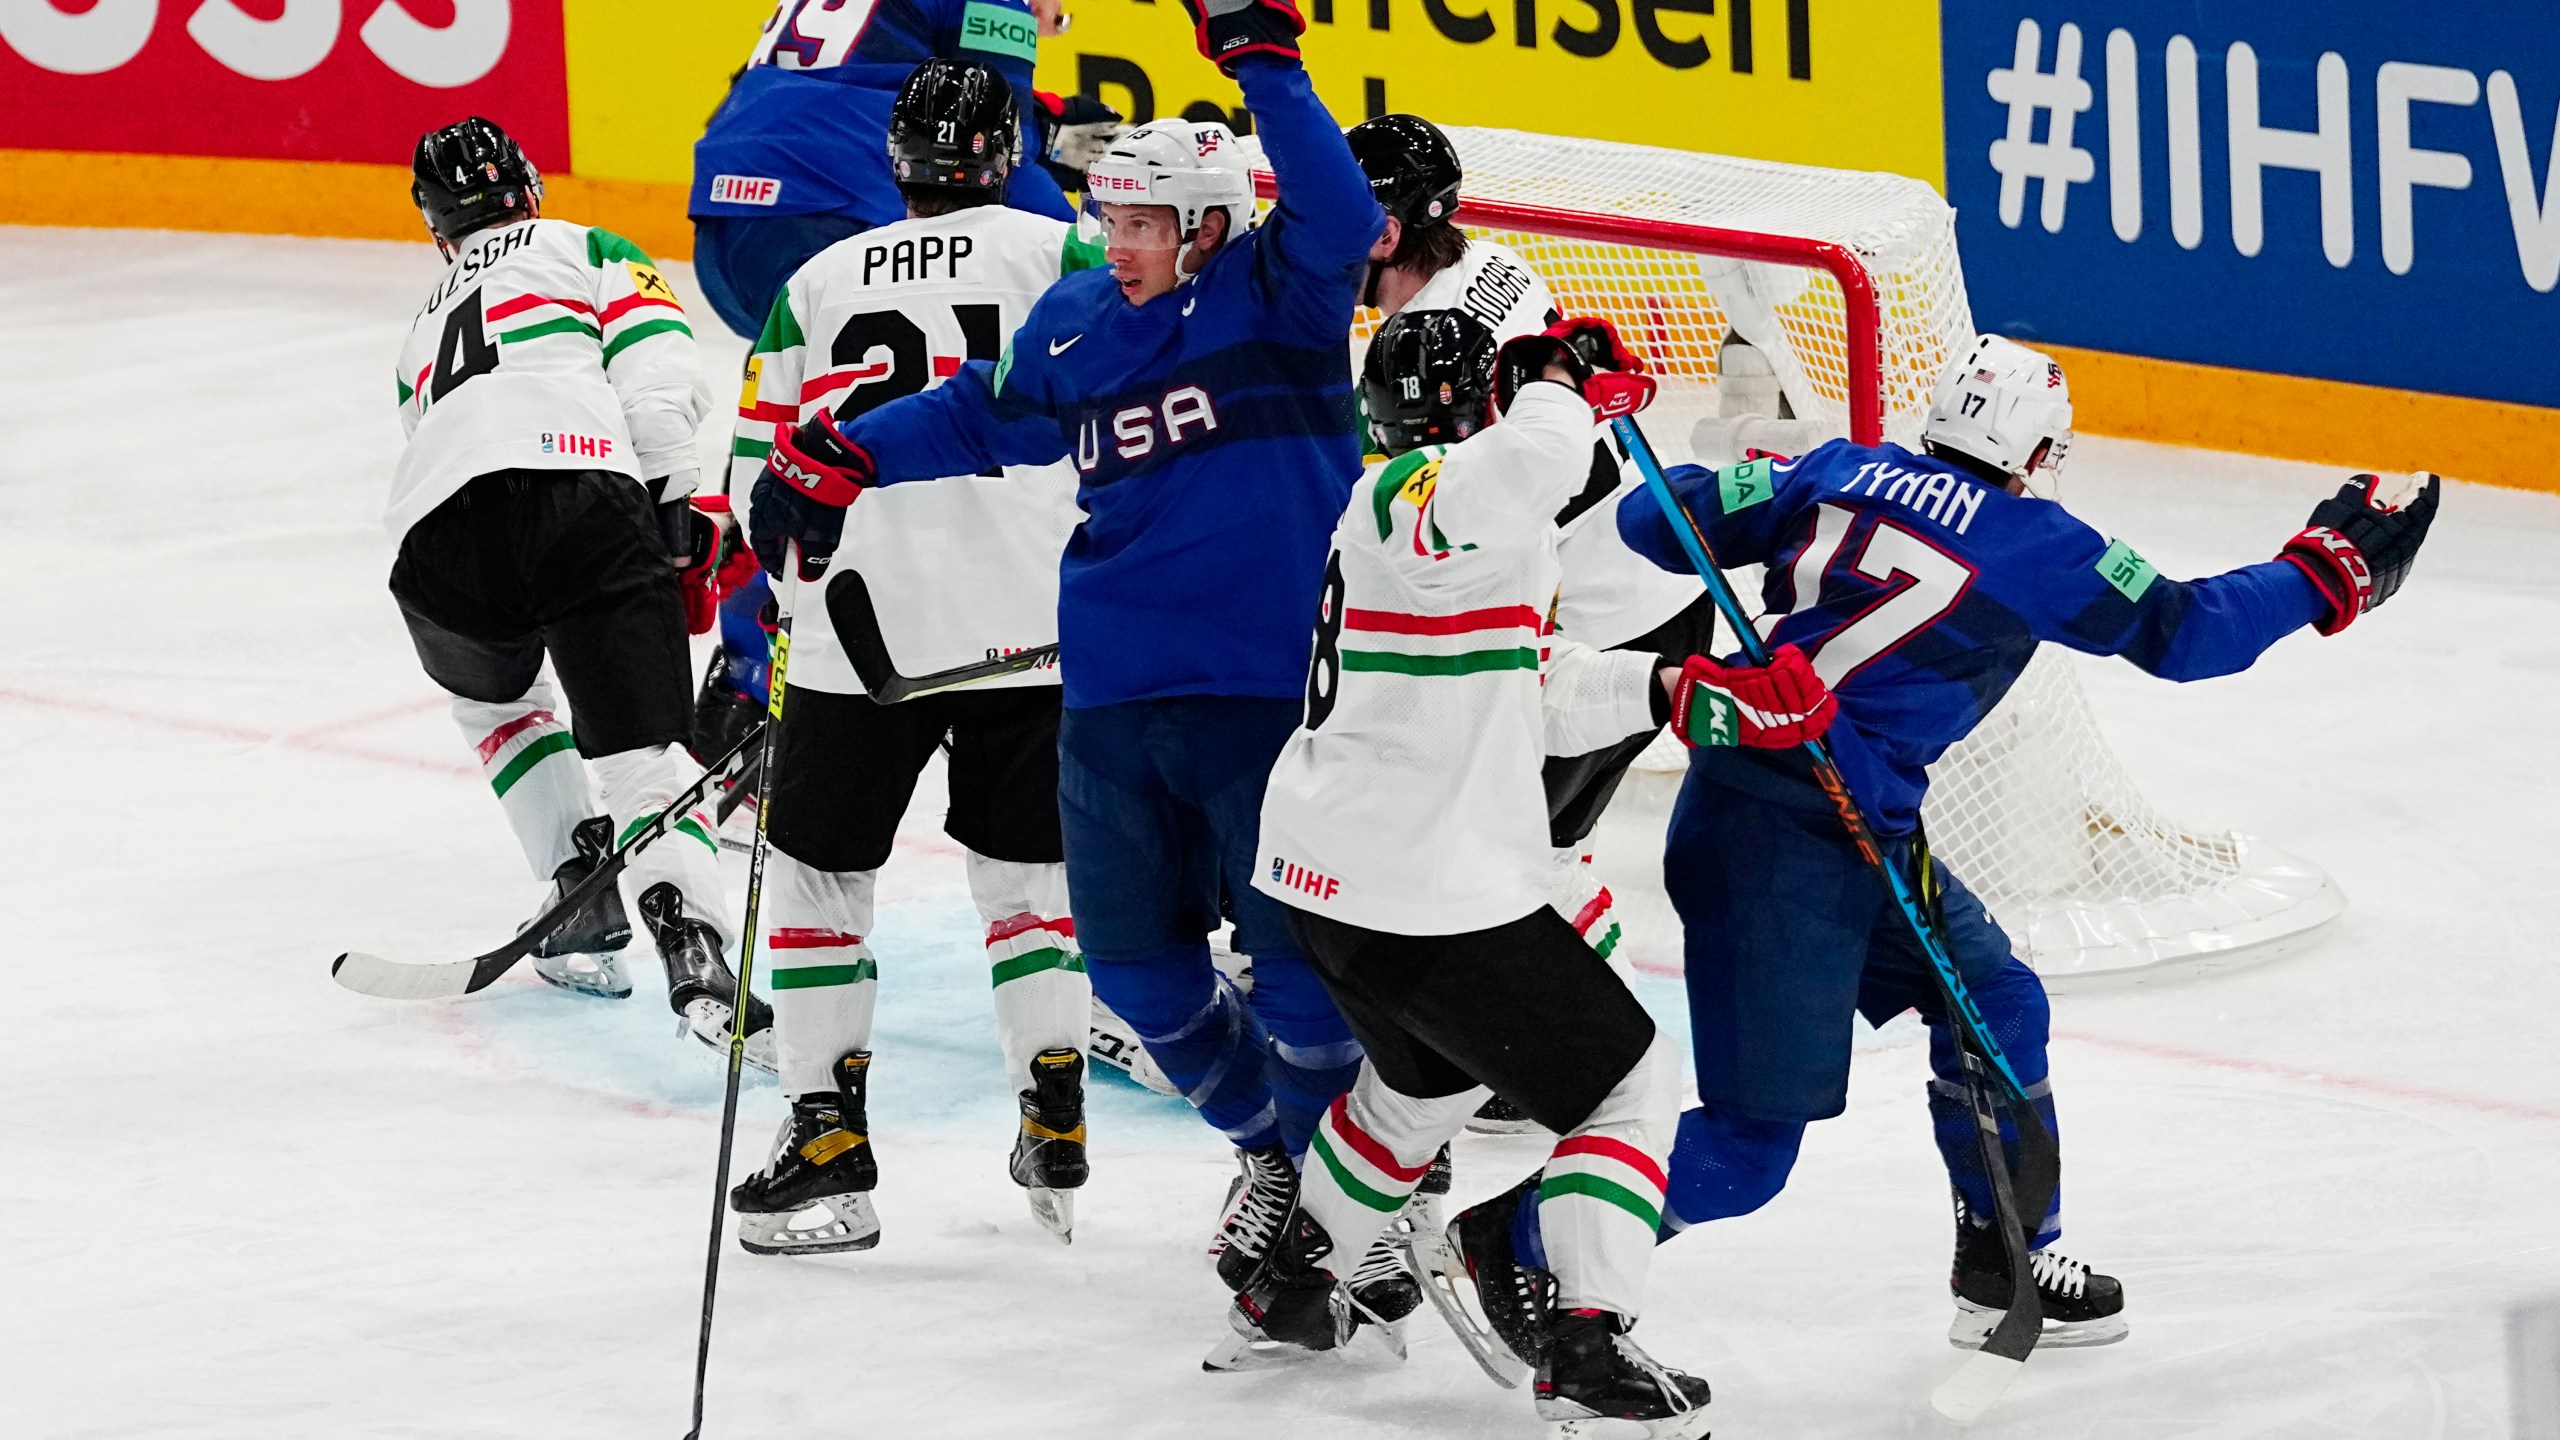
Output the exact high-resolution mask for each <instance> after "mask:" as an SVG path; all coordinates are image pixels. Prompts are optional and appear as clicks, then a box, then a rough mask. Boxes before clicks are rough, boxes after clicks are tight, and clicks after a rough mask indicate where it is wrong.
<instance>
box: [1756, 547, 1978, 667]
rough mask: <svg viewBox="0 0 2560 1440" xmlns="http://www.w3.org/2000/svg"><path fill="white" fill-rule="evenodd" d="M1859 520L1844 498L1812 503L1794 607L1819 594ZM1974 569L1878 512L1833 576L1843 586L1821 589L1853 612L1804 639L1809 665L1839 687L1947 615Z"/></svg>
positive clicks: (1798, 561) (1793, 573)
mask: <svg viewBox="0 0 2560 1440" xmlns="http://www.w3.org/2000/svg"><path fill="white" fill-rule="evenodd" d="M1857 520H1858V512H1856V511H1854V510H1851V509H1849V508H1847V507H1846V506H1841V505H1824V506H1820V507H1818V508H1817V509H1816V510H1815V511H1814V518H1813V538H1812V539H1811V540H1810V541H1808V542H1807V543H1806V545H1805V547H1804V550H1803V552H1802V553H1801V554H1799V555H1797V556H1796V563H1795V566H1794V568H1793V569H1792V570H1791V571H1790V572H1789V574H1790V575H1791V577H1792V578H1793V582H1794V586H1795V603H1796V608H1797V609H1799V610H1801V609H1804V608H1806V606H1807V605H1808V604H1810V603H1812V602H1813V600H1814V598H1815V597H1816V596H1819V595H1820V594H1821V588H1822V584H1823V578H1824V577H1825V576H1826V575H1828V574H1829V573H1830V570H1831V565H1832V562H1833V561H1835V560H1837V559H1838V558H1839V556H1840V552H1841V550H1842V549H1844V548H1846V546H1847V545H1848V542H1849V536H1850V533H1851V531H1853V530H1854V529H1855V528H1856V525H1857ZM1973 573H1974V572H1973V567H1972V566H1970V565H1967V564H1966V563H1964V562H1963V561H1962V560H1959V559H1957V558H1956V557H1954V556H1953V555H1950V554H1948V553H1947V552H1946V551H1944V550H1941V549H1939V548H1938V547H1937V546H1935V545H1932V544H1930V543H1929V542H1928V541H1927V540H1925V539H1923V538H1921V537H1920V536H1918V535H1915V534H1913V533H1911V532H1910V531H1908V530H1905V529H1903V528H1902V527H1901V526H1899V525H1896V524H1894V523H1893V522H1891V521H1889V520H1881V519H1879V520H1877V521H1876V522H1875V523H1874V525H1873V527H1872V528H1870V529H1869V530H1868V531H1867V538H1866V543H1865V544H1863V545H1861V546H1859V547H1858V555H1857V558H1856V559H1855V560H1853V561H1851V562H1850V566H1849V573H1848V574H1847V575H1844V576H1840V577H1837V579H1838V580H1840V581H1841V582H1844V583H1843V589H1844V590H1845V591H1846V592H1847V593H1842V594H1834V595H1831V596H1827V597H1823V598H1824V599H1825V600H1826V601H1827V602H1828V603H1829V604H1830V605H1831V606H1832V607H1833V608H1834V609H1841V610H1851V611H1852V613H1851V614H1850V616H1849V619H1848V620H1847V621H1846V622H1845V623H1843V624H1842V625H1841V626H1840V628H1839V629H1837V630H1834V631H1832V632H1831V633H1830V634H1829V635H1826V636H1824V637H1823V638H1822V639H1821V640H1820V641H1819V642H1818V643H1816V644H1815V645H1813V646H1810V647H1808V648H1809V649H1810V651H1811V653H1812V658H1813V669H1814V673H1815V674H1817V675H1820V676H1821V677H1822V681H1823V683H1824V684H1826V685H1829V686H1832V687H1833V688H1835V689H1836V688H1838V687H1839V685H1840V683H1841V682H1842V681H1844V680H1846V679H1848V678H1849V677H1850V676H1851V675H1854V674H1856V673H1857V672H1858V671H1860V670H1862V669H1865V668H1866V667H1867V665H1868V664H1869V663H1871V662H1873V661H1875V660H1876V659H1878V658H1880V657H1882V656H1885V655H1888V654H1891V653H1892V652H1893V651H1894V649H1895V648H1897V647H1898V646H1900V645H1901V644H1902V642H1904V641H1905V640H1908V639H1910V638H1911V637H1912V636H1914V635H1917V634H1919V633H1920V632H1921V631H1923V630H1926V629H1928V628H1929V627H1930V626H1931V625H1933V624H1936V623H1937V622H1938V621H1939V620H1941V619H1943V618H1945V616H1946V615H1947V613H1948V612H1949V611H1951V610H1953V609H1955V608H1956V605H1957V603H1958V602H1960V601H1962V600H1963V599H1964V593H1965V591H1966V590H1968V589H1971V588H1972V586H1973ZM1878 587H1881V588H1878ZM1853 607H1854V609H1853Z"/></svg>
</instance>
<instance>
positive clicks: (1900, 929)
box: [1663, 750, 2061, 1245]
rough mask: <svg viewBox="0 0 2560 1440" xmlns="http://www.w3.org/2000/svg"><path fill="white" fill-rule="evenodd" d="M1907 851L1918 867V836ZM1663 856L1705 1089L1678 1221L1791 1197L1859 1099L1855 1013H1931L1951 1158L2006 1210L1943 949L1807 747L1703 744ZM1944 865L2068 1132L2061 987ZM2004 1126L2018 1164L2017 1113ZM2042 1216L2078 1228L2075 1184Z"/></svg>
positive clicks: (1956, 1172)
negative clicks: (1935, 948) (1807, 1143)
mask: <svg viewBox="0 0 2560 1440" xmlns="http://www.w3.org/2000/svg"><path fill="white" fill-rule="evenodd" d="M1892 851H1893V858H1894V863H1896V864H1899V865H1902V866H1904V867H1905V870H1906V873H1909V867H1910V866H1911V865H1912V864H1913V851H1912V847H1911V846H1910V844H1909V842H1907V841H1906V842H1904V843H1902V844H1900V845H1896V846H1894V847H1892ZM1933 863H1935V862H1933ZM1663 868H1664V875H1665V879H1666V880H1667V882H1668V884H1669V888H1670V892H1671V901H1672V905H1673V906H1674V908H1676V909H1677V910H1678V911H1679V913H1680V920H1681V928H1682V931H1683V933H1684V938H1685V947H1686V960H1687V982H1688V989H1689V1014H1690V1025H1691V1034H1692V1036H1693V1041H1694V1046H1695V1050H1696V1063H1697V1075H1698V1097H1699V1101H1700V1105H1699V1108H1698V1109H1696V1110H1692V1111H1690V1112H1689V1113H1688V1114H1687V1115H1685V1116H1683V1117H1682V1119H1681V1123H1680V1138H1679V1144H1678V1145H1677V1146H1676V1147H1675V1149H1674V1150H1673V1153H1672V1160H1671V1204H1670V1209H1669V1211H1668V1213H1667V1214H1666V1216H1665V1221H1666V1224H1665V1233H1666V1234H1668V1233H1671V1232H1672V1231H1675V1230H1678V1229H1681V1228H1685V1227H1687V1226H1690V1225H1695V1224H1699V1223H1701V1222H1704V1221H1708V1220H1715V1219H1721V1218H1723V1217H1726V1216H1730V1215H1745V1214H1749V1213H1750V1212H1751V1211H1753V1210H1756V1209H1758V1208H1759V1207H1760V1206H1762V1205H1764V1204H1766V1203H1768V1201H1769V1199H1770V1198H1771V1197H1772V1196H1774V1195H1776V1194H1777V1193H1778V1191H1779V1189H1780V1188H1781V1187H1782V1186H1783V1185H1784V1184H1785V1183H1786V1177H1787V1172H1788V1171H1789V1169H1790V1168H1792V1167H1793V1165H1794V1163H1795V1156H1796V1148H1797V1145H1798V1142H1799V1140H1800V1138H1801V1136H1802V1134H1803V1131H1804V1126H1805V1125H1806V1124H1807V1123H1808V1122H1810V1121H1813V1120H1819V1119H1823V1118H1826V1117H1828V1116H1832V1115H1836V1114H1838V1113H1840V1110H1841V1109H1842V1107H1843V1105H1844V1104H1845V1102H1846V1098H1847V1087H1848V1075H1849V1054H1850V1042H1851V1038H1852V1037H1851V1024H1850V1012H1852V1011H1853V1010H1854V1011H1855V1012H1856V1013H1858V1014H1861V1015H1864V1016H1865V1017H1866V1018H1867V1020H1868V1022H1869V1023H1871V1024H1875V1025H1882V1024H1884V1023H1885V1022H1886V1021H1888V1020H1891V1019H1893V1018H1894V1017H1895V1016H1897V1015H1900V1014H1901V1013H1903V1012H1904V1011H1906V1010H1912V1009H1917V1010H1918V1011H1919V1012H1920V1014H1921V1017H1922V1019H1923V1020H1924V1021H1925V1022H1926V1023H1927V1025H1928V1030H1929V1066H1930V1070H1931V1071H1932V1073H1933V1078H1932V1079H1931V1080H1930V1082H1929V1084H1928V1087H1927V1098H1928V1105H1929V1114H1930V1119H1931V1122H1932V1124H1933V1126H1934V1128H1935V1130H1936V1137H1937V1143H1938V1150H1939V1154H1940V1156H1941V1157H1942V1158H1943V1159H1944V1160H1945V1162H1946V1167H1947V1176H1948V1180H1949V1182H1950V1183H1951V1185H1952V1186H1953V1188H1954V1190H1955V1193H1956V1196H1957V1197H1958V1198H1959V1200H1960V1201H1961V1202H1962V1204H1963V1205H1964V1207H1965V1210H1966V1212H1967V1213H1968V1214H1970V1215H1975V1216H1987V1215H1989V1214H1990V1213H1991V1208H1992V1205H1991V1187H1990V1180H1989V1177H1988V1175H1987V1173H1986V1172H1985V1170H1984V1168H1983V1164H1982V1153H1981V1147H1980V1146H1979V1144H1978V1143H1977V1141H1976V1139H1975V1135H1976V1127H1975V1122H1974V1116H1973V1112H1972V1109H1971V1107H1970V1106H1969V1105H1968V1103H1967V1102H1966V1100H1965V1094H1964V1070H1963V1060H1962V1057H1961V1055H1960V1054H1959V1052H1958V1050H1957V1046H1956V1041H1955V1036H1954V1032H1953V1031H1952V1030H1951V1029H1950V1027H1949V1025H1948V1021H1947V1017H1946V1013H1945V1010H1944V1006H1943V1004H1942V1003H1941V1001H1940V999H1939V996H1938V990H1937V985H1936V982H1935V980H1934V978H1933V976H1932V974H1931V971H1930V968H1929V964H1928V961H1927V959H1926V958H1925V957H1924V956H1923V955H1922V954H1921V953H1920V949H1919V946H1918V945H1917V943H1916V942H1914V941H1913V940H1912V938H1911V936H1910V932H1909V930H1908V928H1907V926H1906V922H1905V921H1904V919H1903V917H1902V916H1901V914H1900V912H1899V911H1898V910H1896V909H1895V908H1894V907H1893V906H1892V905H1890V904H1888V903H1887V902H1886V901H1885V898H1884V893H1883V890H1882V887H1881V886H1879V885H1878V884H1877V882H1876V878H1875V876H1874V875H1873V874H1872V873H1870V871H1869V870H1868V868H1867V865H1866V862H1865V861H1864V860H1863V859H1862V858H1861V857H1860V856H1859V854H1858V852H1857V850H1856V849H1855V848H1854V847H1853V846H1852V845H1851V844H1850V842H1849V840H1848V837H1847V836H1846V835H1845V834H1844V833H1843V832H1842V830H1841V828H1840V822H1839V818H1838V816H1837V814H1836V812H1834V811H1833V809H1832V808H1831V805H1830V802H1829V801H1828V800H1826V799H1825V798H1824V797H1823V795H1822V794H1821V792H1820V791H1819V790H1817V789H1816V788H1815V787H1814V785H1813V783H1812V782H1811V780H1810V778H1809V777H1808V776H1806V775H1804V774H1803V773H1801V771H1800V769H1799V768H1798V767H1797V765H1796V762H1795V761H1794V760H1793V758H1792V757H1790V758H1789V760H1788V761H1787V762H1783V763H1780V762H1772V761H1768V760H1758V759H1753V758H1749V757H1742V756H1738V755H1736V754H1734V753H1733V752H1718V751H1705V750H1701V751H1699V752H1697V754H1696V757H1695V758H1693V760H1692V761H1691V765H1690V771H1689V777H1688V780H1687V782H1686V783H1685V784H1684V785H1683V787H1682V790H1681V793H1680V800H1679V804H1678V805H1677V807H1676V808H1675V809H1674V811H1673V813H1672V819H1671V832H1670V840H1669V844H1668V847H1667V852H1666V854H1665V857H1664V867H1663ZM1935 875H1936V879H1937V884H1938V888H1939V890H1940V892H1941V896H1942V900H1943V904H1942V911H1943V914H1942V920H1943V924H1942V925H1941V928H1940V930H1939V934H1940V937H1941V939H1942V941H1943V943H1944V944H1945V945H1946V948H1947V952H1948V955H1949V957H1950V958H1951V959H1953V960H1954V962H1955V965H1956V969H1957V972H1958V973H1959V974H1960V975H1961V976H1962V977H1963V979H1964V982H1965V987H1966V989H1967V990H1969V991H1970V992H1971V993H1972V996H1973V999H1974V1001H1975V1003H1976V1004H1977V1005H1978V1006H1979V1007H1980V1009H1981V1012H1982V1015H1983V1018H1984V1019H1985V1020H1986V1021H1987V1022H1988V1023H1989V1026H1990V1029H1991V1032H1992V1034H1993V1035H1994V1036H1995V1037H1996V1038H1997V1039H1998V1040H1999V1042H2000V1046H2001V1048H2002V1050H2003V1051H2005V1052H2006V1054H2007V1056H2008V1059H2009V1063H2010V1065H2011V1067H2012V1068H2013V1069H2014V1070H2015V1071H2016V1072H2017V1075H2018V1078H2019V1079H2020V1080H2021V1081H2023V1082H2024V1083H2025V1084H2026V1086H2027V1090H2028V1094H2029V1095H2030V1096H2031V1097H2032V1098H2033V1099H2034V1101H2035V1104H2036V1108H2037V1111H2038V1114H2039V1115H2040V1117H2041V1118H2042V1119H2043V1121H2044V1124H2045V1126H2046V1128H2047V1129H2048V1130H2049V1131H2054V1127H2055V1117H2054V1109H2053V1099H2052V1093H2051V1088H2052V1087H2051V1083H2050V1081H2049V1079H2048V1077H2047V1070H2046V1055H2045V1043H2046V1038H2047V1032H2048V1028H2049V1012H2048V1009H2047V1006H2046V1003H2045V993H2044V984H2043V982H2042V981H2040V980H2039V979H2037V978H2036V974H2035V972H2034V971H2033V970H2030V969H2028V968H2027V967H2026V966H2025V965H2024V964H2023V963H2021V962H2020V961H2019V960H2018V959H2017V957H2016V956H2015V955H2014V954H2013V953H2012V952H2011V949H2010V946H2009V939H2008V936H2007V935H2005V934H2003V933H2002V932H2001V929H2000V927H1999V925H1998V924H1997V923H1996V922H1994V921H1993V920H1992V919H1991V917H1990V915H1989V914H1988V913H1987V912H1985V911H1984V909H1983V907H1982V902H1981V901H1979V900H1977V899H1976V898H1974V895H1973V893H1972V892H1971V891H1970V890H1968V889H1966V888H1965V886H1964V883H1963V882H1962V881H1961V880H1959V879H1958V878H1957V877H1956V876H1955V875H1953V874H1951V873H1950V872H1949V871H1948V870H1947V868H1946V866H1945V865H1943V864H1937V865H1936V866H1935ZM2054 1133H2056V1134H2058V1133H2059V1132H2058V1131H2054ZM2001 1138H2002V1140H2003V1142H2004V1144H2005V1146H2006V1148H2007V1150H2008V1155H2009V1163H2010V1164H2011V1166H2012V1167H2014V1166H2015V1165H2016V1163H2017V1127H2016V1124H2015V1121H2014V1119H2013V1118H2012V1117H2009V1116H2007V1115H2006V1114H2004V1115H2003V1116H2002V1123H2001ZM2042 1221H2043V1223H2042V1224H2041V1226H2039V1227H2038V1229H2039V1234H2038V1236H2037V1241H2036V1243H2037V1244H2039V1245H2043V1244H2048V1243H2051V1242H2052V1241H2053V1240H2054V1239H2055V1238H2057V1237H2058V1236H2059V1235H2060V1234H2061V1196H2060V1194H2059V1193H2057V1194H2056V1195H2055V1197H2054V1201H2053V1205H2052V1208H2051V1209H2050V1210H2049V1211H2048V1212H2047V1213H2046V1214H2045V1215H2044V1216H2043V1217H2042Z"/></svg>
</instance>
